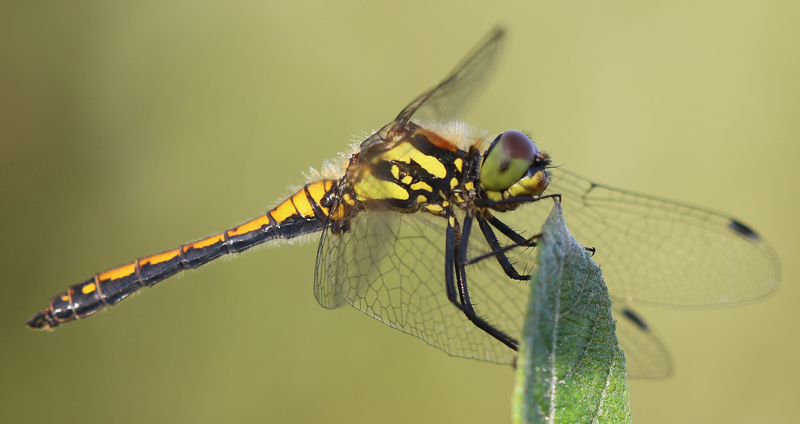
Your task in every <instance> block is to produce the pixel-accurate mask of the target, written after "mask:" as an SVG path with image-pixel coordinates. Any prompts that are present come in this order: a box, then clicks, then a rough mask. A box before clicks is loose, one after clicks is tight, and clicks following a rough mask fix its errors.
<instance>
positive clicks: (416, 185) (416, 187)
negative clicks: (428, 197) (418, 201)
mask: <svg viewBox="0 0 800 424" xmlns="http://www.w3.org/2000/svg"><path fill="white" fill-rule="evenodd" d="M411 189H412V190H424V191H429V192H431V193H433V187H431V186H430V185H428V183H426V182H425V181H417V182H416V183H414V184H411Z"/></svg>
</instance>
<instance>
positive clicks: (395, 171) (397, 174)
mask: <svg viewBox="0 0 800 424" xmlns="http://www.w3.org/2000/svg"><path fill="white" fill-rule="evenodd" d="M392 176H393V177H394V179H395V180H400V167H399V166H397V165H392Z"/></svg>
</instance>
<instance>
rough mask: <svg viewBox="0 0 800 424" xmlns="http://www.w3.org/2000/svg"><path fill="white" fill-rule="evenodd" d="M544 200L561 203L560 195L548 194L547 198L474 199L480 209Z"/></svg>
mask: <svg viewBox="0 0 800 424" xmlns="http://www.w3.org/2000/svg"><path fill="white" fill-rule="evenodd" d="M544 199H557V200H556V201H558V202H561V195H560V194H548V195H547V196H541V197H512V198H510V199H503V200H497V201H494V200H487V199H476V200H475V206H478V207H480V208H493V207H495V206H502V205H510V204H512V203H519V204H523V203H535V202H538V201H540V200H544Z"/></svg>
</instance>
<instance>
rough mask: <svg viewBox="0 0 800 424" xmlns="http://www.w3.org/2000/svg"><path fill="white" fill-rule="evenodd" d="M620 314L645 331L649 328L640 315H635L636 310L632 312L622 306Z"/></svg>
mask: <svg viewBox="0 0 800 424" xmlns="http://www.w3.org/2000/svg"><path fill="white" fill-rule="evenodd" d="M622 314H623V315H625V318H628V319H629V320H630V321H632V322H633V323H634V324H636V326H637V327H639V328H640V329H641V330H642V331H647V330H648V329H649V328H648V327H647V323H646V322H644V320H643V319H642V318H641V317H639V315H636V312H633V311H632V310H630V309H628V308H624V309H623V310H622Z"/></svg>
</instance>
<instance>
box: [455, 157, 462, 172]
mask: <svg viewBox="0 0 800 424" xmlns="http://www.w3.org/2000/svg"><path fill="white" fill-rule="evenodd" d="M453 165H455V166H456V169H457V170H458V172H461V168H462V167H463V166H464V161H463V160H461V158H456V160H454V161H453Z"/></svg>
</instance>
